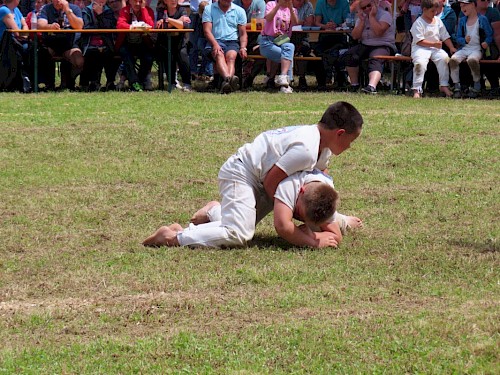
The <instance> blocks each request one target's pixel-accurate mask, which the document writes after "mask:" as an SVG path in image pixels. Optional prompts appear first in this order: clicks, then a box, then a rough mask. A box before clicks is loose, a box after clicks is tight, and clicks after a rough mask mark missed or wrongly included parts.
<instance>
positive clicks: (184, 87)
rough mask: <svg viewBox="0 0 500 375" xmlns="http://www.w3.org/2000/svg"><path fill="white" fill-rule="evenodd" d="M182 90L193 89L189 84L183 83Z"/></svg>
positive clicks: (188, 90)
mask: <svg viewBox="0 0 500 375" xmlns="http://www.w3.org/2000/svg"><path fill="white" fill-rule="evenodd" d="M182 91H185V92H191V91H193V87H192V86H191V85H190V84H188V83H185V84H184V86H183V87H182Z"/></svg>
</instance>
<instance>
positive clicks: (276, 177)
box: [263, 165, 288, 198]
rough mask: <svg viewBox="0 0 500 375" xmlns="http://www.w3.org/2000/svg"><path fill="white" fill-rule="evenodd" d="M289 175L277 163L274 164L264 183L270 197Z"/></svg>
mask: <svg viewBox="0 0 500 375" xmlns="http://www.w3.org/2000/svg"><path fill="white" fill-rule="evenodd" d="M287 177H288V175H287V174H286V173H285V172H284V171H283V170H282V169H281V168H280V167H278V166H276V165H273V167H272V168H271V169H270V170H269V172H267V175H266V177H265V178H264V182H263V185H264V190H266V193H267V195H268V196H269V197H270V198H272V197H274V194H275V193H276V188H277V187H278V185H279V183H280V182H281V181H283V180H284V179H285V178H287Z"/></svg>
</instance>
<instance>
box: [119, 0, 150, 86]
mask: <svg viewBox="0 0 500 375" xmlns="http://www.w3.org/2000/svg"><path fill="white" fill-rule="evenodd" d="M135 22H143V25H144V24H145V25H146V28H152V27H154V12H153V9H151V8H150V7H148V6H146V4H145V1H144V0H129V3H128V4H127V5H126V6H125V7H123V8H122V9H121V11H120V17H119V18H118V22H117V23H116V27H117V28H118V29H133V28H134V27H135V26H134V25H133V24H134V23H135ZM116 48H117V49H118V50H119V51H120V55H121V57H122V59H123V64H124V66H125V73H126V76H127V79H128V82H129V84H130V87H131V89H132V90H134V91H142V90H143V87H144V86H143V85H144V84H145V83H147V82H146V80H147V76H148V74H149V73H151V67H152V66H153V60H154V51H153V41H152V40H151V37H150V36H149V35H148V34H137V33H131V34H126V35H125V34H119V36H118V40H117V41H116ZM136 59H139V60H140V61H141V63H140V66H139V70H138V71H136V69H135V63H136Z"/></svg>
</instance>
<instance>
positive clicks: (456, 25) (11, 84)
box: [0, 0, 500, 98]
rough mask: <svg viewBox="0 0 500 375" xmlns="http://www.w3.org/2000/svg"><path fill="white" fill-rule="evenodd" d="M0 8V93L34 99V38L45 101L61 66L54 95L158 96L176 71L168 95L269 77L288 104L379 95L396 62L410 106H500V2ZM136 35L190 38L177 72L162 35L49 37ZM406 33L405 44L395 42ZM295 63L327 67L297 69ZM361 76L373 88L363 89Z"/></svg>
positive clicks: (177, 55) (24, 3)
mask: <svg viewBox="0 0 500 375" xmlns="http://www.w3.org/2000/svg"><path fill="white" fill-rule="evenodd" d="M0 1H3V5H2V6H1V7H0V39H2V47H1V48H2V50H1V51H0V53H1V54H2V55H4V56H7V55H8V56H9V57H10V60H11V61H13V60H15V62H16V64H18V65H19V66H18V68H19V69H14V70H15V71H18V72H19V74H18V77H17V78H16V79H8V80H7V79H3V81H2V82H0V89H3V90H8V89H17V90H22V91H24V92H30V91H32V89H33V87H32V82H33V58H32V56H33V44H32V43H31V41H32V39H33V37H34V36H33V34H26V33H24V34H23V32H22V31H23V30H28V29H37V30H40V31H42V30H43V31H44V32H40V33H39V41H40V43H39V48H38V50H37V54H38V60H39V64H38V81H39V82H40V83H41V84H43V85H44V87H45V89H47V90H53V89H55V82H56V80H55V73H54V71H55V69H54V66H55V63H54V61H55V60H57V59H58V60H61V61H62V62H61V68H60V72H61V73H60V74H61V78H60V86H59V87H58V88H59V89H70V90H74V89H76V88H77V87H78V88H79V89H81V90H86V91H97V90H115V89H128V90H133V91H142V90H152V89H153V83H152V75H151V70H152V66H153V64H154V62H155V61H156V62H157V63H158V64H160V65H161V66H162V67H163V68H165V69H164V70H163V71H166V70H167V69H168V66H170V71H169V72H168V73H169V74H168V76H169V77H173V79H172V80H174V79H175V82H171V84H172V85H173V87H176V88H178V89H181V90H183V91H191V90H193V87H194V86H193V81H202V82H205V83H206V84H207V85H209V87H210V86H211V87H213V88H214V89H217V90H219V91H220V92H221V93H225V94H228V93H231V92H233V91H237V90H240V89H248V88H250V87H252V85H253V84H254V80H255V78H256V77H257V75H258V74H259V73H261V72H262V71H264V72H265V78H264V80H263V82H264V84H265V86H266V87H267V88H270V89H275V88H276V89H278V90H279V92H282V93H287V94H289V93H292V92H293V91H294V87H295V89H297V88H298V89H299V90H306V89H307V88H308V82H307V79H306V74H307V73H308V72H313V73H314V75H315V77H316V83H317V89H318V90H320V91H325V90H327V89H328V88H331V89H339V90H349V91H352V92H357V91H362V92H365V93H367V94H375V93H377V89H378V87H380V85H381V80H382V77H383V72H384V61H383V60H381V59H377V58H375V57H374V56H377V55H383V56H388V55H395V54H398V53H401V54H407V55H408V56H411V58H412V61H413V69H412V71H411V72H409V73H408V75H407V77H406V80H407V82H408V85H409V86H410V87H409V88H410V89H411V92H412V93H413V96H414V97H415V98H419V97H421V96H422V95H423V93H424V91H427V92H433V91H435V92H439V93H441V95H443V96H447V97H456V98H458V97H463V96H467V97H471V98H475V97H478V96H481V95H485V94H488V95H490V96H500V91H499V72H500V68H499V66H500V65H498V64H480V63H479V61H480V60H482V59H489V60H500V57H499V48H498V45H497V43H499V42H498V39H499V37H500V35H498V34H499V33H500V29H499V28H498V25H499V24H500V23H497V24H496V29H495V25H493V24H494V23H496V22H498V21H500V12H499V9H500V1H497V0H454V1H455V2H454V3H453V4H452V5H450V4H448V1H451V0H399V1H398V2H397V3H396V4H391V3H390V2H389V1H387V0H351V1H349V0H317V1H316V2H315V4H313V3H311V2H310V0H270V1H265V0H218V1H216V2H211V1H210V0H209V1H199V0H191V1H189V2H187V1H185V2H184V1H182V0H158V1H157V4H156V10H153V9H152V7H151V0H92V1H91V0H74V1H72V2H71V1H68V0H0ZM394 1H396V0H394ZM393 6H394V7H396V8H397V14H398V15H399V16H398V17H397V18H395V17H394V12H393V10H392V9H393ZM492 25H493V26H492ZM307 27H309V28H312V29H314V30H337V31H338V30H341V31H342V32H340V33H330V34H329V33H321V34H319V36H318V34H308V33H305V32H303V31H302V32H294V30H300V29H301V28H303V29H306V28H307ZM134 28H138V29H140V30H145V29H153V28H157V29H177V30H179V29H184V28H189V29H193V32H190V33H178V34H174V36H172V39H171V42H172V43H171V61H170V62H171V64H170V65H169V64H168V63H167V58H168V52H167V36H166V34H161V33H158V34H157V33H102V32H96V33H78V32H76V33H54V32H50V31H53V30H60V29H74V30H80V29H134ZM7 29H10V30H12V31H14V32H13V33H6V32H5V31H6V30H7ZM249 30H252V32H248V31H249ZM256 30H259V31H260V32H256ZM495 30H496V31H495ZM398 32H399V34H398ZM495 32H496V34H495ZM401 33H403V35H405V37H404V38H403V40H398V38H397V35H400V34H401ZM4 34H6V35H8V36H10V37H11V38H4V36H5V35H4ZM405 45H406V46H405ZM407 47H408V48H407ZM252 55H261V56H264V57H265V58H266V60H259V59H253V58H252ZM297 56H310V57H320V58H321V59H316V60H314V61H296V62H294V57H297ZM2 61H5V59H4V58H2ZM365 61H366V63H365ZM429 61H432V62H433V64H429ZM5 69H6V68H5V67H4V70H5ZM11 71H12V69H11ZM360 71H362V72H363V74H364V75H365V76H366V77H367V79H366V82H364V83H363V79H362V77H363V76H360ZM103 72H104V76H105V81H103V80H102V75H103ZM165 76H166V75H165ZM178 76H179V79H177V77H178ZM294 77H298V80H295V79H294ZM77 79H79V85H78V86H77V84H76V82H77ZM160 79H161V77H160ZM297 81H298V82H297ZM204 87H206V85H205V86H204ZM487 88H488V89H489V90H487Z"/></svg>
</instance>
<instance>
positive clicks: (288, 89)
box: [280, 86, 293, 94]
mask: <svg viewBox="0 0 500 375" xmlns="http://www.w3.org/2000/svg"><path fill="white" fill-rule="evenodd" d="M280 92H281V93H283V94H291V93H292V92H293V89H292V88H291V87H290V86H287V87H285V86H281V88H280Z"/></svg>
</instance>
